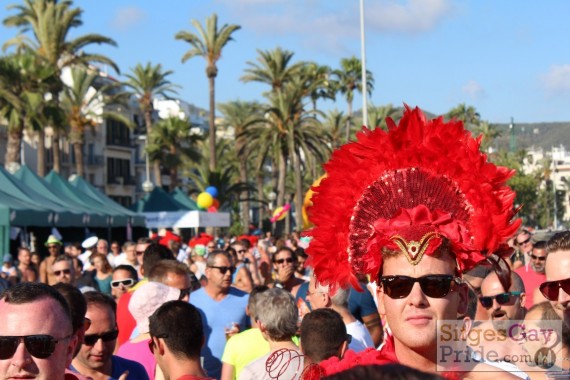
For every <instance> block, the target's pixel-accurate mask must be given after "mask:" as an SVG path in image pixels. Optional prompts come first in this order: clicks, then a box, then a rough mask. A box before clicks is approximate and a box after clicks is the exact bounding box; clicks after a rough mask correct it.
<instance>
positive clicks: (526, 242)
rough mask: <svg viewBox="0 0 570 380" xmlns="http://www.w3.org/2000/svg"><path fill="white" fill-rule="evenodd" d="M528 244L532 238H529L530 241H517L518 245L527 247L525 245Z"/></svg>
mask: <svg viewBox="0 0 570 380" xmlns="http://www.w3.org/2000/svg"><path fill="white" fill-rule="evenodd" d="M528 243H530V238H528V239H526V240H523V241H517V244H518V245H525V244H528Z"/></svg>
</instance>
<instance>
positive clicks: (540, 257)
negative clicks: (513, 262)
mask: <svg viewBox="0 0 570 380" xmlns="http://www.w3.org/2000/svg"><path fill="white" fill-rule="evenodd" d="M530 257H532V258H533V259H534V260H538V261H544V260H546V256H535V255H533V254H532V253H531V254H530Z"/></svg>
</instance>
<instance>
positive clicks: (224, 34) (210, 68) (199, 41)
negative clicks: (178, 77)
mask: <svg viewBox="0 0 570 380" xmlns="http://www.w3.org/2000/svg"><path fill="white" fill-rule="evenodd" d="M191 22H192V25H194V27H195V28H196V30H198V34H194V33H190V32H188V31H180V32H178V33H176V36H175V38H176V39H177V40H183V41H186V42H188V43H189V44H190V45H191V46H192V48H191V49H190V50H188V51H187V52H186V53H185V54H184V56H183V57H182V62H183V63H184V62H186V61H187V60H189V59H190V58H193V57H196V56H200V57H203V58H204V59H205V60H206V76H207V77H208V81H209V87H210V134H209V136H210V140H209V143H210V144H209V145H210V150H211V153H210V162H209V167H210V171H211V172H213V171H215V170H216V154H215V153H214V152H215V149H216V123H215V117H216V76H217V75H218V67H217V66H216V63H217V62H218V60H219V59H220V57H221V55H222V49H223V48H224V46H226V44H227V43H228V42H230V41H231V40H233V38H232V33H234V32H235V31H237V30H239V29H240V28H241V26H239V25H228V24H224V25H223V26H222V27H221V28H220V29H218V15H216V14H215V13H214V14H213V15H212V16H211V17H209V18H207V19H206V28H205V29H204V28H203V27H202V25H200V23H199V22H198V21H197V20H192V21H191Z"/></svg>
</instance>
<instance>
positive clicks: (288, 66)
mask: <svg viewBox="0 0 570 380" xmlns="http://www.w3.org/2000/svg"><path fill="white" fill-rule="evenodd" d="M257 53H258V54H259V56H258V57H257V63H255V62H251V61H248V62H247V65H248V68H247V69H245V74H244V75H243V76H242V77H241V80H242V81H243V82H260V83H265V84H268V85H269V86H270V87H271V92H273V93H276V92H280V91H281V90H282V89H283V86H284V85H285V84H286V83H287V82H289V81H290V80H291V79H292V78H293V77H294V76H295V75H297V74H298V73H299V72H300V70H301V69H302V68H303V65H304V64H303V62H297V63H295V64H292V63H291V60H292V59H293V55H294V53H293V52H292V51H289V50H284V49H282V48H280V47H277V48H275V49H273V50H257Z"/></svg>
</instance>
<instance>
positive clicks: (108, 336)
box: [83, 330, 119, 346]
mask: <svg viewBox="0 0 570 380" xmlns="http://www.w3.org/2000/svg"><path fill="white" fill-rule="evenodd" d="M118 336H119V330H113V331H108V332H106V333H103V334H89V335H85V336H84V337H83V344H85V345H86V346H93V345H95V343H97V341H98V340H99V339H101V340H102V341H103V342H110V341H112V340H115V339H117V337H118Z"/></svg>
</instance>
